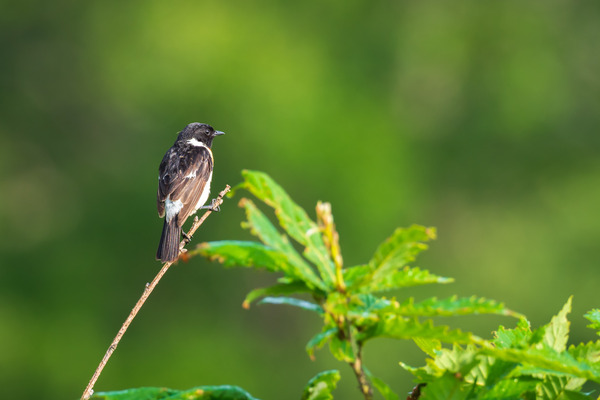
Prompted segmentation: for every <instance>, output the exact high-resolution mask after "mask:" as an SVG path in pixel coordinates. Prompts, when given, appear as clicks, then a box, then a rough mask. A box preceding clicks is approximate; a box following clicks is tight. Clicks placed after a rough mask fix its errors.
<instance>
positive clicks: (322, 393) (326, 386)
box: [302, 370, 340, 400]
mask: <svg viewBox="0 0 600 400" xmlns="http://www.w3.org/2000/svg"><path fill="white" fill-rule="evenodd" d="M339 380H340V372H339V371H336V370H331V371H324V372H321V373H319V374H317V375H315V376H314V377H313V378H312V379H311V380H310V381H308V384H307V385H306V387H305V388H304V393H303V395H302V400H333V395H332V394H331V392H333V391H334V390H335V388H336V386H337V383H338V381H339Z"/></svg>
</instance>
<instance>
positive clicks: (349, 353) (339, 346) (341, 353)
mask: <svg viewBox="0 0 600 400" xmlns="http://www.w3.org/2000/svg"><path fill="white" fill-rule="evenodd" d="M329 351H331V354H333V356H334V357H335V358H337V359H338V360H340V361H343V362H346V363H351V362H354V360H355V359H356V355H355V354H354V349H353V348H352V343H350V341H349V340H347V339H340V338H339V337H338V336H337V335H335V336H332V337H331V340H330V341H329Z"/></svg>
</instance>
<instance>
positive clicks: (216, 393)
mask: <svg viewBox="0 0 600 400" xmlns="http://www.w3.org/2000/svg"><path fill="white" fill-rule="evenodd" d="M92 399H102V400H258V399H257V398H255V397H253V396H251V395H250V394H249V393H248V392H246V391H245V390H243V389H241V388H239V387H237V386H229V385H223V386H198V387H195V388H192V389H187V390H174V389H167V388H152V387H145V388H137V389H127V390H120V391H115V392H98V393H96V394H94V396H92Z"/></svg>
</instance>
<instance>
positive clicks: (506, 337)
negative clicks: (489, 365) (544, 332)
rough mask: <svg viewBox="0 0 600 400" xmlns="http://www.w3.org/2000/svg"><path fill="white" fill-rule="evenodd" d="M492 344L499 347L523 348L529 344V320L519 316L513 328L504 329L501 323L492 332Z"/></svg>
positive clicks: (530, 335)
mask: <svg viewBox="0 0 600 400" xmlns="http://www.w3.org/2000/svg"><path fill="white" fill-rule="evenodd" d="M494 336H495V338H494V341H493V343H494V345H495V346H496V347H498V348H500V349H504V348H511V347H514V348H524V347H527V346H528V345H529V344H530V339H531V337H532V332H531V327H530V325H529V321H527V320H526V319H525V318H521V319H520V320H519V322H518V323H517V327H516V328H514V329H506V328H505V327H503V326H502V325H501V326H500V327H499V328H498V330H497V331H496V332H494Z"/></svg>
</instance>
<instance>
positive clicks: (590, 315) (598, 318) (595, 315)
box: [584, 308, 600, 335]
mask: <svg viewBox="0 0 600 400" xmlns="http://www.w3.org/2000/svg"><path fill="white" fill-rule="evenodd" d="M584 317H585V318H587V319H588V320H589V321H590V322H591V324H589V325H588V326H587V327H588V328H592V329H595V330H596V331H598V332H596V333H597V334H598V335H600V309H597V308H595V309H593V310H590V311H588V312H587V313H586V314H585V315H584Z"/></svg>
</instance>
